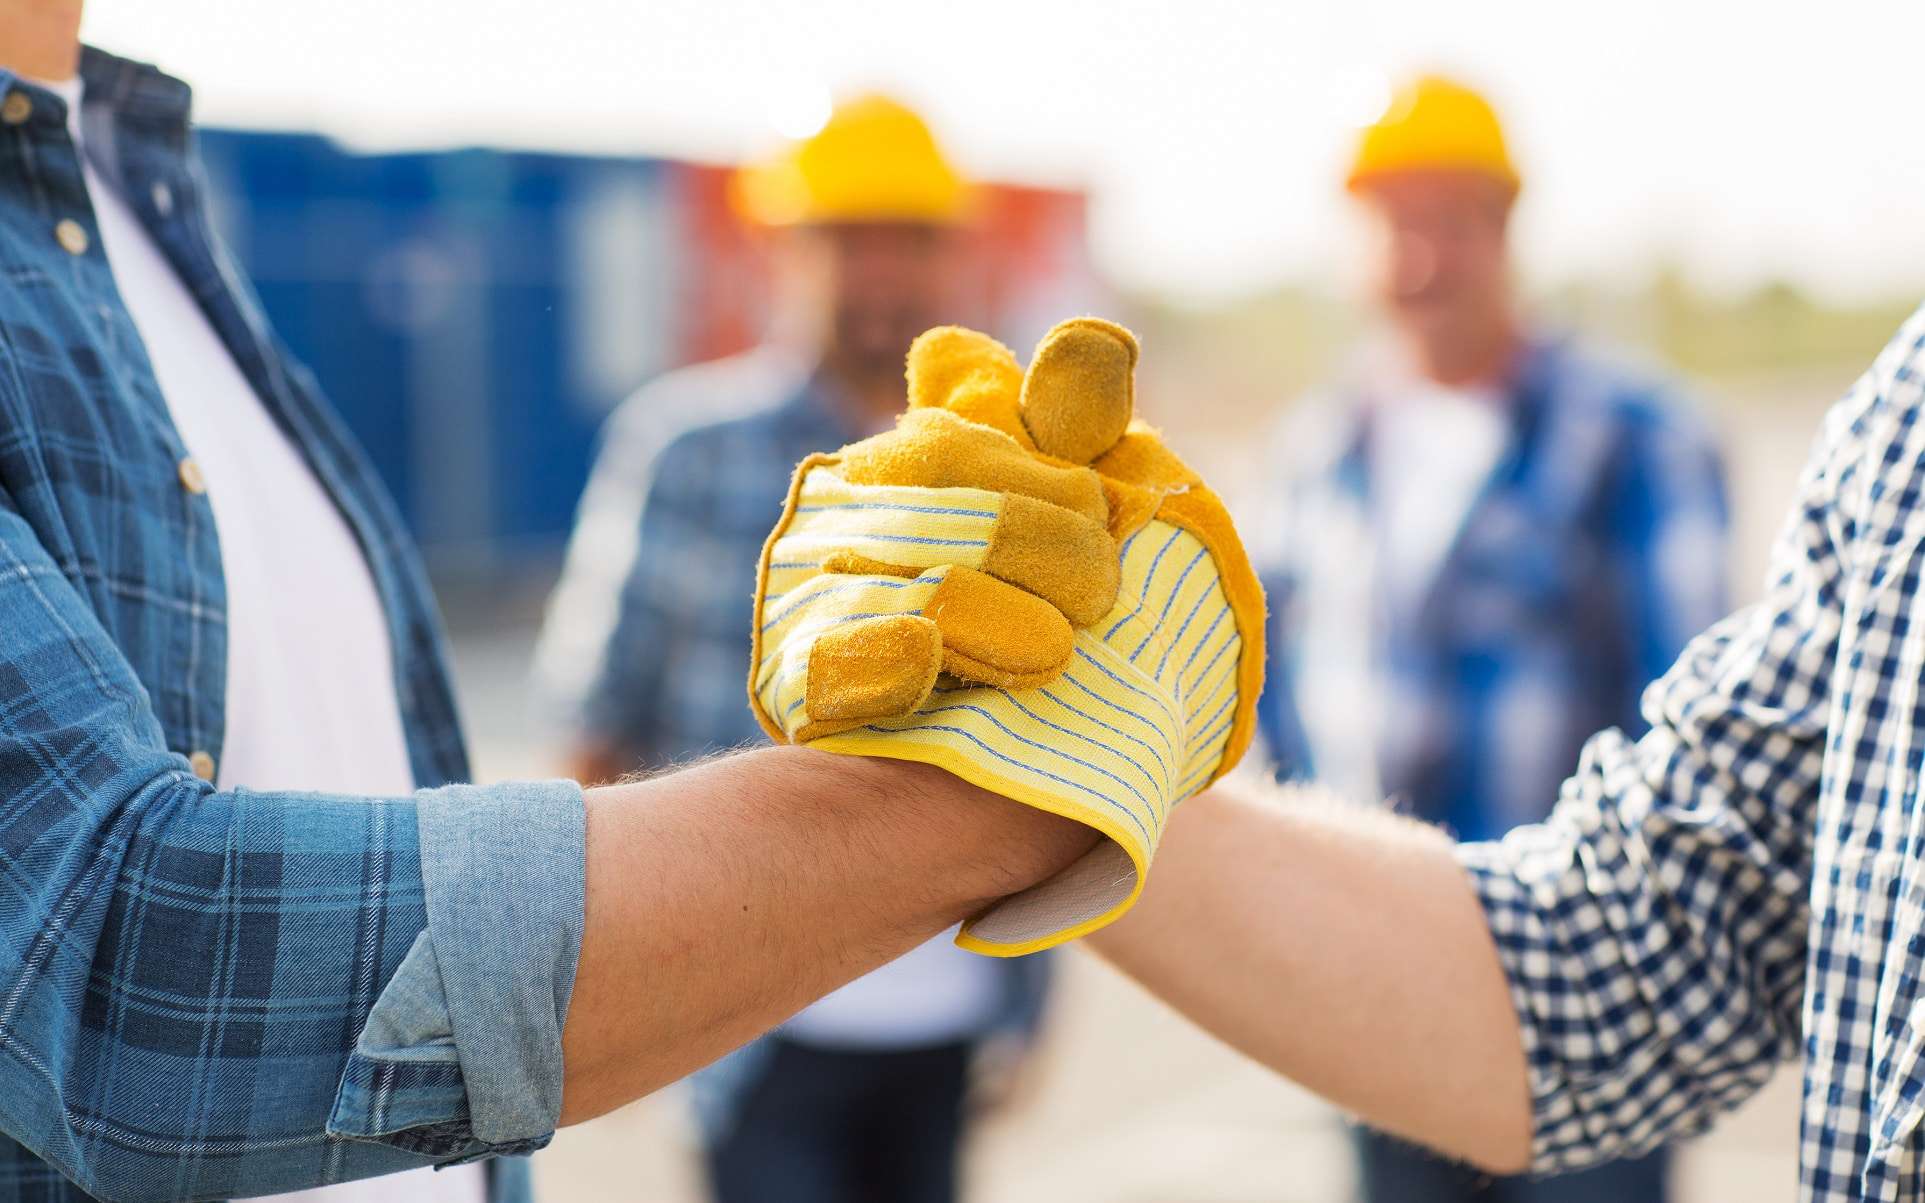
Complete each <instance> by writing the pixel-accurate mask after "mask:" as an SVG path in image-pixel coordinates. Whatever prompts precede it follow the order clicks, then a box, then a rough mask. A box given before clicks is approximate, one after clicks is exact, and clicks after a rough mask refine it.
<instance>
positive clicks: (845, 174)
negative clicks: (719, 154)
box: [542, 96, 1048, 1203]
mask: <svg viewBox="0 0 1925 1203" xmlns="http://www.w3.org/2000/svg"><path fill="white" fill-rule="evenodd" d="M733 199H734V200H735V202H736V204H737V207H738V209H739V210H740V212H741V214H742V216H744V217H745V218H746V219H748V220H749V221H751V222H752V223H754V224H755V225H757V226H760V227H763V228H765V229H766V230H767V232H768V233H769V235H770V248H769V249H770V251H771V253H772V254H773V255H774V257H775V268H776V274H777V278H778V289H777V291H778V294H779V306H780V308H781V309H782V312H781V313H779V314H778V321H779V322H782V323H785V328H784V329H781V330H779V331H778V332H777V336H776V337H775V338H774V339H772V340H771V345H769V346H766V347H763V348H761V349H758V350H756V351H753V352H750V353H748V354H746V355H741V356H737V357H735V358H733V359H729V360H724V361H721V362H717V363H710V364H703V365H700V366H697V367H694V368H689V369H687V370H684V371H680V372H675V373H672V374H670V375H669V376H667V377H665V378H663V379H661V380H659V381H656V382H654V383H652V384H650V385H649V386H647V387H646V388H644V389H643V390H642V391H641V392H640V393H638V394H637V395H636V396H635V397H634V398H632V399H631V400H629V401H628V402H627V403H626V404H625V405H624V406H623V407H622V408H621V409H620V410H619V411H618V412H617V413H616V414H615V415H614V417H613V418H612V419H611V420H610V422H609V424H608V429H607V432H606V435H605V437H604V442H603V447H602V450H601V453H600V455H599V458H598V461H597V463H596V466H595V471H594V475H593V477H592V479H591V480H590V482H589V485H588V489H587V492H586V493H585V494H584V496H583V501H582V507H581V514H580V519H579V524H578V526H577V530H576V534H575V537H574V540H573V542H572V544H571V547H570V550H569V559H568V567H567V570H566V572H565V573H564V576H563V580H562V582H561V584H560V586H559V588H558V590H557V593H556V598H555V602H554V605H553V607H552V610H551V614H550V621H549V623H548V627H547V630H546V631H545V632H544V636H543V649H542V658H543V662H544V669H545V671H546V674H547V676H548V678H549V680H550V681H551V683H553V684H554V685H555V686H556V689H557V692H558V693H560V694H561V695H562V696H563V699H564V700H565V701H566V703H567V704H568V706H569V709H570V711H571V712H572V716H573V726H574V729H573V733H572V734H573V738H574V740H575V748H574V752H573V762H572V764H571V770H572V771H573V772H574V773H575V774H576V775H577V776H579V777H580V778H581V779H582V780H586V781H601V780H608V779H610V778H612V777H617V776H620V775H621V774H623V773H626V772H629V771H631V770H633V769H637V768H643V767H649V768H653V767H659V766H662V765H666V764H671V763H674V762H675V761H677V760H680V759H686V758H690V757H696V756H701V755H704V754H707V753H711V752H714V751H717V750H720V749H725V748H730V747H735V746H738V745H742V744H750V743H761V742H763V735H762V732H761V729H760V728H759V727H758V726H757V724H756V721H755V718H754V716H753V715H752V713H751V712H750V709H749V706H748V700H747V698H746V696H745V694H744V692H743V688H742V673H743V669H744V667H745V666H746V664H747V663H748V655H749V632H750V628H751V605H752V602H753V599H754V593H755V569H756V562H757V559H758V557H759V555H760V552H761V548H762V542H763V540H764V539H765V538H766V537H767V536H768V532H769V527H770V524H771V523H772V522H773V521H774V520H775V518H776V516H777V514H778V513H779V512H780V511H781V508H782V501H783V497H784V495H785V493H786V490H787V488H788V482H789V475H790V471H791V469H792V467H793V465H794V464H795V463H796V462H797V461H799V460H801V459H802V458H803V457H804V456H806V455H809V454H810V453H812V452H816V451H821V450H823V449H825V448H832V447H839V446H842V445H843V444H845V443H850V442H854V441H855V440H857V439H861V438H865V437H867V436H869V435H871V434H875V433H877V432H879V431H881V430H884V429H887V428H888V427H889V426H890V424H891V423H892V422H893V421H894V419H895V417H896V415H897V414H898V413H900V412H901V409H902V389H903V353H904V351H905V349H906V348H907V347H908V346H909V344H910V342H912V341H913V340H914V339H915V337H916V335H918V334H919V333H921V332H922V331H923V330H924V329H926V328H928V327H930V326H934V325H938V324H941V323H943V322H947V321H953V320H956V318H957V317H959V316H961V315H962V314H963V313H965V312H966V308H965V306H966V305H967V297H966V296H965V295H964V290H963V284H964V282H965V281H966V280H967V278H968V270H967V263H966V261H965V255H966V246H965V240H964V237H963V233H962V230H961V222H962V219H963V216H964V206H965V201H966V195H965V185H964V183H963V181H962V180H961V178H960V177H959V176H958V175H957V174H956V173H955V171H954V170H953V169H952V168H951V167H950V165H949V164H948V163H947V161H946V160H945V159H944V158H943V156H942V154H941V152H940V150H939V149H938V147H937V146H936V144H935V142H934V140H933V138H932V137H931V136H930V133H929V131H928V129H927V128H926V127H925V126H924V125H923V123H922V121H921V119H920V118H918V117H917V116H916V115H915V114H914V113H912V112H910V111H909V110H908V109H906V108H904V107H902V106H901V105H899V104H897V103H895V102H894V101H891V100H889V99H887V98H884V97H877V96H870V97H864V98H860V99H856V100H852V101H850V102H848V103H846V104H844V105H842V106H840V107H839V108H838V109H837V111H836V112H835V114H834V115H833V116H832V117H831V118H830V120H829V122H828V124H827V125H826V126H825V127H824V128H823V129H822V130H821V131H820V132H819V133H817V134H815V135H814V136H812V137H810V138H808V139H806V140H804V141H802V142H800V143H799V144H797V145H796V146H794V147H792V148H790V150H789V151H788V152H787V153H786V154H783V155H781V156H779V157H777V158H775V159H774V160H772V161H770V162H769V163H767V164H764V165H762V166H759V167H757V168H753V169H749V170H745V171H743V172H741V173H739V174H738V175H737V177H736V179H735V181H734V188H733ZM782 344H786V345H787V349H782ZM1047 971H1048V970H1047V958H1045V957H1026V958H1020V959H1015V960H1004V961H997V960H991V959H989V958H985V957H979V956H975V955H973V954H970V953H966V952H964V951H962V950H961V949H959V948H957V947H955V946H954V945H953V944H952V943H951V942H950V940H949V939H948V938H947V937H946V936H945V937H939V938H937V939H936V940H933V941H931V942H930V943H928V944H925V945H924V946H922V947H921V948H918V949H916V950H915V951H913V952H911V953H909V954H908V955H907V956H905V957H903V958H902V959H901V960H899V961H896V962H895V963H893V964H891V965H889V966H886V967H884V968H883V969H881V970H878V971H877V972H875V973H872V974H870V975H869V976H868V977H866V978H862V979H860V980H858V981H856V982H853V983H851V984H850V985H848V986H846V987H844V988H843V989H842V990H840V991H837V992H836V993H835V994H833V995H830V996H829V997H828V998H826V999H824V1000H823V1001H821V1002H820V1003H817V1004H816V1005H814V1006H812V1007H809V1008H808V1009H806V1010H804V1011H803V1012H802V1013H801V1014H799V1015H797V1016H796V1017H795V1018H794V1019H792V1020H791V1021H790V1022H789V1023H788V1024H786V1025H785V1026H784V1027H783V1028H781V1029H780V1030H779V1031H778V1032H776V1033H775V1034H774V1035H772V1036H770V1037H769V1038H767V1039H765V1040H762V1041H760V1042H758V1043H757V1044H754V1045H751V1046H750V1047H748V1048H747V1049H744V1050H742V1051H741V1052H739V1053H736V1054H734V1055H732V1056H730V1057H727V1058H725V1059H724V1060H723V1061H722V1062H721V1063H719V1064H718V1065H717V1066H716V1067H714V1068H713V1069H711V1070H710V1071H708V1072H707V1073H705V1074H703V1075H700V1076H699V1077H698V1079H697V1081H696V1102H697V1110H698V1116H699V1118H700V1120H701V1126H702V1134H703V1138H704V1143H705V1145H706V1151H707V1155H708V1157H707V1160H708V1169H709V1174H710V1180H711V1185H712V1187H713V1189H714V1191H715V1193H716V1196H717V1197H718V1198H719V1199H720V1200H721V1201H722V1203H777V1201H780V1203H814V1201H820V1203H861V1201H863V1200H873V1201H875V1203H925V1201H932V1203H940V1201H942V1200H947V1199H950V1198H953V1197H954V1194H955V1189H956V1178H957V1153H958V1147H959V1143H960V1140H961V1137H962V1134H963V1119H964V1105H965V1094H966V1091H967V1088H968V1085H969V1081H970V1077H971V1072H972V1067H973V1066H974V1065H975V1064H976V1063H977V1062H978V1061H979V1059H980V1054H981V1053H982V1052H983V1050H984V1049H985V1047H993V1048H995V1049H996V1050H997V1051H999V1052H1005V1051H1007V1050H1009V1049H1011V1048H1013V1047H1019V1046H1020V1045H1021V1044H1022V1043H1024V1042H1025V1041H1026V1040H1027V1039H1028V1037H1029V1035H1030V1034H1031V1033H1032V1032H1033V1029H1034V1026H1035V1023H1036V1021H1037V1019H1038V1017H1039V1013H1040V1008H1041V1004H1042V996H1043V988H1044V984H1045V978H1046V975H1047Z"/></svg>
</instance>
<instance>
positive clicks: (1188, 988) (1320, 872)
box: [1091, 787, 1530, 1172]
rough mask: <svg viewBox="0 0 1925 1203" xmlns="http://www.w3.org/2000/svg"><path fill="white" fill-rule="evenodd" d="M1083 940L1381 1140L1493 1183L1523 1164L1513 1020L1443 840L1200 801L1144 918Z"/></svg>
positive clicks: (1154, 881)
mask: <svg viewBox="0 0 1925 1203" xmlns="http://www.w3.org/2000/svg"><path fill="white" fill-rule="evenodd" d="M1091 940H1092V943H1093V944H1094V945H1095V946H1096V947H1097V949H1098V950H1099V951H1100V952H1102V953H1103V955H1104V956H1106V957H1108V958H1109V959H1110V960H1112V961H1114V962H1115V963H1116V964H1117V965H1118V966H1119V967H1120V968H1122V969H1123V970H1124V971H1125V972H1127V973H1128V974H1130V975H1131V976H1132V977H1134V978H1136V979H1137V980H1138V981H1140V982H1142V983H1143V984H1144V985H1145V986H1146V987H1148V988H1149V989H1150V990H1151V991H1153V992H1155V993H1156V994H1158V995H1161V996H1162V997H1163V998H1164V999H1166V1000H1168V1001H1169V1002H1170V1003H1171V1004H1172V1005H1173V1006H1175V1007H1176V1008H1177V1009H1178V1010H1180V1011H1182V1012H1183V1013H1185V1014H1186V1015H1188V1016H1189V1017H1190V1018H1192V1019H1193V1020H1195V1021H1196V1022H1198V1023H1199V1024H1201V1025H1202V1026H1203V1027H1205V1028H1207V1029H1209V1030H1210V1031H1211V1032H1213V1033H1214V1034H1215V1035H1217V1036H1218V1037H1220V1038H1222V1039H1223V1040H1225V1041H1227V1042H1228V1043H1230V1044H1232V1045H1234V1046H1235V1047H1237V1048H1238V1049H1240V1050H1242V1051H1243V1052H1245V1053H1247V1054H1249V1055H1250V1056H1251V1057H1254V1058H1255V1059H1257V1060H1258V1061H1261V1062H1263V1063H1264V1064H1265V1065H1268V1066H1269V1067H1271V1068H1272V1069H1275V1070H1277V1071H1278V1072H1279V1073H1282V1074H1284V1075H1285V1076H1286V1077H1289V1078H1291V1079H1293V1080H1295V1081H1297V1082H1299V1083H1301V1084H1303V1085H1304V1086H1307V1087H1309V1088H1310V1089H1312V1090H1314V1091H1316V1092H1317V1093H1319V1094H1321V1095H1323V1096H1325V1097H1326V1098H1329V1099H1330V1100H1331V1101H1333V1102H1335V1103H1337V1104H1338V1105H1339V1106H1341V1107H1343V1108H1345V1109H1347V1110H1349V1111H1352V1112H1354V1113H1355V1114H1357V1115H1358V1116H1360V1117H1362V1118H1363V1119H1364V1120H1366V1121H1367V1122H1369V1123H1370V1124H1372V1125H1373V1126H1375V1127H1379V1128H1383V1129H1385V1130H1387V1131H1390V1132H1394V1133H1397V1134H1399V1135H1402V1136H1405V1137H1408V1138H1410V1139H1413V1140H1417V1141H1420V1142H1422V1143H1424V1144H1426V1145H1429V1146H1431V1147H1433V1148H1436V1149H1439V1150H1441V1151H1443V1152H1445V1153H1448V1154H1451V1155H1453V1156H1456V1157H1461V1158H1464V1159H1466V1160H1469V1161H1472V1162H1474V1163H1476V1164H1478V1165H1481V1166H1483V1167H1484V1168H1486V1169H1490V1170H1493V1171H1498V1172H1507V1171H1514V1170H1517V1169H1520V1168H1522V1167H1523V1165H1524V1164H1525V1162H1526V1161H1527V1160H1528V1159H1529V1155H1530V1109H1529V1095H1528V1089H1527V1085H1526V1078H1525V1065H1524V1055H1523V1051H1522V1047H1521V1043H1520V1038H1519V1034H1518V1026H1517V1019H1516V1015H1515V1012H1514V1011H1513V1009H1512V1006H1511V1002H1510V998H1509V993H1508V988H1507V985H1506V982H1505V978H1504V973H1503V970H1502V969H1501V968H1500V967H1499V964H1498V960H1497V952H1496V948H1495V946H1494V945H1493V944H1492V942H1491V937H1490V932H1489V928H1488V927H1487V925H1486V923H1485V920H1484V915H1483V909H1482V908H1481V907H1480V906H1479V904H1478V902H1477V900H1476V898H1475V896H1474V895H1473V894H1472V892H1471V889H1470V886H1469V883H1468V882H1467V880H1466V878H1465V876H1464V873H1463V871H1462V869H1460V868H1459V866H1458V864H1457V862H1456V859H1455V857H1453V856H1452V854H1451V851H1450V845H1449V842H1448V841H1447V840H1446V839H1445V838H1444V837H1443V836H1442V835H1441V834H1439V833H1437V832H1435V831H1433V830H1430V829H1427V828H1425V827H1422V826H1420V825H1418V824H1415V823H1411V822H1408V821H1404V820H1400V819H1395V818H1392V817H1390V816H1388V815H1385V814H1382V813H1380V812H1375V811H1366V810H1363V809H1361V808H1358V807H1354V806H1348V805H1343V804H1339V803H1336V802H1333V801H1332V800H1330V799H1328V798H1327V797H1323V796H1319V795H1315V794H1309V793H1304V792H1286V793H1283V795H1282V796H1281V797H1277V796H1275V792H1272V791H1265V792H1263V793H1261V794H1259V793H1258V792H1257V791H1255V790H1250V789H1238V788H1236V787H1226V788H1222V789H1219V790H1216V791H1212V793H1209V794H1205V795H1202V796H1200V797H1197V798H1194V799H1191V800H1190V801H1189V802H1186V803H1185V804H1184V805H1183V806H1181V807H1179V808H1178V810H1177V812H1176V817H1175V818H1174V819H1173V820H1172V823H1171V826H1170V830H1169V833H1168V835H1167V836H1166V837H1165V838H1164V843H1163V848H1162V850H1161V852H1160V853H1159V855H1158V857H1157V864H1156V872H1155V873H1154V874H1153V875H1152V876H1151V878H1150V881H1149V884H1148V886H1147V888H1146V889H1145V891H1144V894H1143V898H1142V900H1141V901H1140V902H1138V904H1137V906H1136V908H1135V909H1134V910H1133V911H1132V912H1131V913H1130V914H1129V915H1128V916H1126V917H1125V918H1124V919H1123V920H1121V921H1120V922H1118V923H1117V924H1115V925H1114V926H1113V927H1111V928H1109V929H1107V930H1105V931H1103V932H1101V933H1099V934H1097V935H1096V936H1093V937H1091Z"/></svg>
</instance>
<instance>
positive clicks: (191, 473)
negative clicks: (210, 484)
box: [180, 455, 207, 493]
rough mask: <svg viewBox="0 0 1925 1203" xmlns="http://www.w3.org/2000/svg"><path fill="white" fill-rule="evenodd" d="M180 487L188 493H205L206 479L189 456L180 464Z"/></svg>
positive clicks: (199, 467) (198, 466)
mask: <svg viewBox="0 0 1925 1203" xmlns="http://www.w3.org/2000/svg"><path fill="white" fill-rule="evenodd" d="M180 487H181V488H183V489H186V490H187V491H188V492H189V493H205V492H207V477H206V476H205V475H204V474H203V473H202V472H201V466H200V465H199V464H197V463H195V462H194V457H193V456H191V455H190V456H188V457H187V458H186V459H184V460H182V461H181V462H180Z"/></svg>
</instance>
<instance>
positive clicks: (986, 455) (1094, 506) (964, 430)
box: [836, 408, 1109, 522]
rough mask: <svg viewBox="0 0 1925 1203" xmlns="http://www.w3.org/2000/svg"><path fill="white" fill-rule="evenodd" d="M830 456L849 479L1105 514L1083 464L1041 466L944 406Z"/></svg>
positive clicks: (1095, 480) (996, 433) (1012, 443)
mask: <svg viewBox="0 0 1925 1203" xmlns="http://www.w3.org/2000/svg"><path fill="white" fill-rule="evenodd" d="M1023 441H1025V442H1027V441H1028V436H1027V435H1025V436H1023ZM836 461H837V467H836V471H837V473H838V474H839V475H840V476H841V477H842V478H843V479H844V480H846V481H848V482H849V483H851V484H860V485H901V486H909V487H916V488H928V489H952V488H967V489H985V490H988V491H990V492H994V493H1020V494H1022V495H1023V496H1025V497H1034V498H1036V499H1037V500H1038V501H1047V502H1050V503H1051V504H1053V505H1060V506H1062V507H1064V508H1065V509H1071V510H1075V511H1076V512H1077V513H1079V514H1084V515H1086V516H1088V517H1090V518H1092V519H1094V520H1096V521H1098V522H1104V521H1107V520H1108V517H1109V503H1108V500H1107V499H1106V497H1105V495H1104V492H1103V482H1102V480H1101V479H1100V478H1099V477H1098V476H1097V475H1096V474H1095V473H1094V472H1092V471H1091V470H1090V469H1088V468H1083V467H1076V466H1070V465H1063V464H1052V463H1047V462H1045V461H1043V460H1040V459H1038V458H1036V456H1035V455H1033V454H1032V453H1031V452H1029V451H1027V450H1025V449H1024V448H1023V447H1022V446H1021V445H1019V444H1018V442H1017V441H1016V440H1015V439H1014V438H1012V437H1011V436H1009V435H1008V434H1006V433H1004V432H1003V431H1001V430H998V429H992V428H991V427H989V426H986V425H982V424H980V423H978V422H977V421H975V420H974V419H971V418H968V417H965V416H962V415H959V414H957V413H955V412H953V411H951V410H948V409H940V408H923V409H912V410H910V411H909V412H908V413H906V414H904V415H903V416H902V418H901V419H900V420H898V422H897V423H896V429H894V430H892V431H890V432H888V433H887V434H881V435H877V436H876V437H875V438H872V439H865V440H864V441H862V442H860V443H856V444H853V445H851V446H849V447H845V448H843V450H842V452H841V453H840V454H839V455H838V456H837V457H836Z"/></svg>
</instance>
